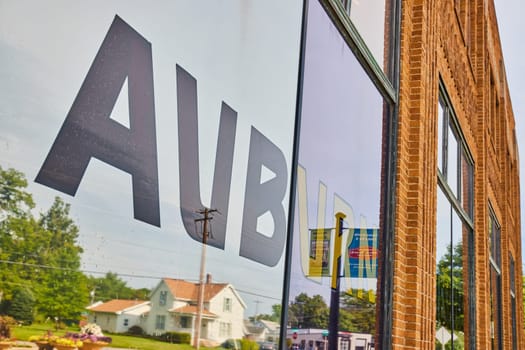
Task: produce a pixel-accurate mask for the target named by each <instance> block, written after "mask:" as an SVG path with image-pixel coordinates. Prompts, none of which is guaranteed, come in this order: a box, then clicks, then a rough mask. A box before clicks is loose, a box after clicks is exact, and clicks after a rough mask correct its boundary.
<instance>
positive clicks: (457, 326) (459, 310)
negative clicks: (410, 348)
mask: <svg viewBox="0 0 525 350" xmlns="http://www.w3.org/2000/svg"><path fill="white" fill-rule="evenodd" d="M436 284H437V288H436V289H437V314H436V319H437V328H439V327H441V326H444V327H445V328H447V329H449V330H455V331H463V326H464V320H465V312H464V306H463V297H464V283H463V245H462V244H461V243H459V244H457V245H455V246H454V247H452V246H451V245H449V246H448V247H447V252H446V253H445V254H444V255H443V256H442V257H441V259H440V260H439V262H438V265H437V279H436ZM453 317H454V320H452V318H453Z"/></svg>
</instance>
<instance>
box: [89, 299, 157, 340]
mask: <svg viewBox="0 0 525 350" xmlns="http://www.w3.org/2000/svg"><path fill="white" fill-rule="evenodd" d="M87 310H88V311H89V315H88V321H89V322H92V323H96V324H98V325H99V326H100V327H101V328H102V329H103V330H105V331H108V332H112V333H125V332H127V331H128V330H129V329H130V328H131V327H133V326H139V327H141V328H143V327H144V323H145V320H146V319H145V317H146V315H147V314H148V312H149V310H150V302H149V301H145V300H122V299H114V300H110V301H108V302H106V303H102V302H97V303H95V304H93V305H90V306H88V307H87Z"/></svg>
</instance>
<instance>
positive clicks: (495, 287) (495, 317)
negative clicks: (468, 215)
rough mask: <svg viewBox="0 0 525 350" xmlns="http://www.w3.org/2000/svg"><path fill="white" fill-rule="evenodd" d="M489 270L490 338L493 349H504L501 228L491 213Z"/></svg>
mask: <svg viewBox="0 0 525 350" xmlns="http://www.w3.org/2000/svg"><path fill="white" fill-rule="evenodd" d="M488 231H489V252H490V258H489V269H490V338H491V349H492V350H502V349H503V330H502V323H503V322H502V317H503V315H502V305H501V303H502V300H501V298H502V294H501V293H502V291H501V243H500V235H501V228H500V225H499V224H498V221H497V220H496V216H495V214H494V213H493V212H492V211H491V213H490V215H489V227H488Z"/></svg>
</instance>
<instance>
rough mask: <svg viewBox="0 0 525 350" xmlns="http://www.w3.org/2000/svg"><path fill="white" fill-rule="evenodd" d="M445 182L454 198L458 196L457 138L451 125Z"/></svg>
mask: <svg viewBox="0 0 525 350" xmlns="http://www.w3.org/2000/svg"><path fill="white" fill-rule="evenodd" d="M447 153H448V157H447V183H448V186H449V187H450V189H451V190H452V192H453V193H454V195H455V196H456V198H459V192H458V185H459V181H458V175H459V174H458V170H459V169H458V140H457V139H456V135H455V133H454V131H452V126H449V128H448V143H447Z"/></svg>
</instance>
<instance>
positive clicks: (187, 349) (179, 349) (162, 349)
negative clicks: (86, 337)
mask: <svg viewBox="0 0 525 350" xmlns="http://www.w3.org/2000/svg"><path fill="white" fill-rule="evenodd" d="M48 330H50V331H52V332H53V334H55V335H58V336H60V335H64V334H65V333H66V332H78V329H77V328H71V329H64V330H59V331H58V332H55V330H54V327H53V324H42V323H35V324H32V325H30V326H20V327H13V328H12V329H11V333H12V334H11V336H12V337H15V338H16V339H18V340H27V339H29V337H30V336H32V335H43V334H45V333H46V332H47V331H48ZM107 335H108V336H110V337H111V338H112V339H113V342H112V343H111V346H112V347H116V348H129V349H141V350H191V349H193V347H192V346H191V345H188V344H168V343H164V342H160V341H157V340H153V339H145V338H138V337H130V336H127V335H122V334H107ZM201 349H203V350H211V349H213V350H218V349H220V348H204V347H201Z"/></svg>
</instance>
